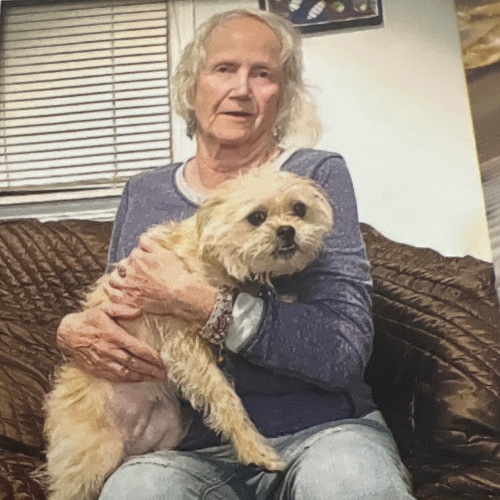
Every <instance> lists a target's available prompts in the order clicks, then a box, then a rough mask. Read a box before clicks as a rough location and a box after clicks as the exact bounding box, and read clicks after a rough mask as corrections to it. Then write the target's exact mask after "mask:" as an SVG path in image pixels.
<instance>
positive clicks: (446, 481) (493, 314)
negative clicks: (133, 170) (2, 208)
mask: <svg viewBox="0 0 500 500" xmlns="http://www.w3.org/2000/svg"><path fill="white" fill-rule="evenodd" d="M110 230H111V225H110V223H103V222H89V221H59V222H48V223H45V224H42V223H40V222H38V221H36V220H23V221H21V220H19V221H4V222H0V500H10V499H16V500H25V499H26V500H27V499H44V498H45V496H44V492H43V489H42V487H41V486H40V485H39V484H38V483H37V482H36V481H34V480H33V479H32V478H31V477H30V473H31V472H32V471H33V470H34V468H36V467H37V466H38V465H40V464H41V463H42V462H43V447H44V445H43V439H42V426H43V412H42V404H43V400H44V394H45V393H46V392H47V390H48V389H49V387H50V379H51V373H52V371H53V367H54V365H55V364H56V363H58V362H59V361H60V359H61V358H60V353H59V351H58V349H57V346H56V343H55V331H56V328H57V326H58V324H59V321H60V319H61V317H62V316H63V315H65V314H67V313H69V312H70V311H73V310H75V309H76V308H78V307H79V301H80V300H81V298H82V295H83V291H84V290H85V288H86V287H87V286H88V285H89V284H91V283H92V282H93V281H95V280H96V279H97V278H98V277H99V276H100V275H101V273H102V272H103V269H104V264H105V261H106V254H107V246H108V240H109V236H110ZM363 234H364V236H365V240H366V243H367V248H368V254H369V258H370V260H371V263H372V266H373V278H374V294H373V312H374V319H375V326H376V336H375V345H374V353H373V357H372V361H371V363H370V365H369V368H368V371H367V378H368V380H369V382H370V383H371V384H372V386H373V388H374V395H375V398H376V400H377V402H378V403H379V406H380V408H381V410H382V411H383V413H384V415H385V416H386V419H387V421H388V423H389V425H390V426H391V428H392V429H393V431H394V434H395V436H396V439H397V441H398V443H399V445H400V448H401V453H402V455H403V458H404V460H405V463H406V464H407V465H408V467H409V469H410V471H411V472H412V474H413V478H414V483H415V491H416V496H417V498H419V499H422V500H423V499H425V500H437V499H442V500H445V499H446V500H466V499H467V500H485V499H500V394H499V392H500V374H499V372H500V308H499V304H498V299H497V297H496V295H495V289H494V285H493V281H494V280H493V270H492V266H491V265H490V264H487V263H485V262H482V261H479V260H476V259H474V258H472V257H465V258H445V257H442V256H441V255H439V254H438V253H436V252H434V251H432V250H428V249H417V248H414V247H411V246H408V245H403V244H399V243H395V242H393V241H390V240H388V239H386V238H385V237H384V236H382V235H381V234H379V233H378V232H377V231H375V230H374V229H372V228H370V227H369V226H364V225H363ZM332 362H334V360H332Z"/></svg>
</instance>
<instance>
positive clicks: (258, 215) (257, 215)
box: [247, 210, 267, 226]
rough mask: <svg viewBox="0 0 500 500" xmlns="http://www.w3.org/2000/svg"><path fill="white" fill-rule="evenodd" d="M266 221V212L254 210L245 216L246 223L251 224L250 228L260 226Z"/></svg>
mask: <svg viewBox="0 0 500 500" xmlns="http://www.w3.org/2000/svg"><path fill="white" fill-rule="evenodd" d="M266 219H267V214H266V212H263V211H262V210H256V211H255V212H252V213H251V214H250V215H248V216H247V221H248V222H250V224H252V226H260V225H261V224H262V223H263V222H264V221H265V220H266Z"/></svg>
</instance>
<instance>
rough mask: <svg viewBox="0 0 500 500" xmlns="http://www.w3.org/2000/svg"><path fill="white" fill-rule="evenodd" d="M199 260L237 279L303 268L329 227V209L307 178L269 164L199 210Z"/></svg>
mask: <svg viewBox="0 0 500 500" xmlns="http://www.w3.org/2000/svg"><path fill="white" fill-rule="evenodd" d="M197 223H198V230H199V234H200V241H201V251H202V258H204V257H208V258H210V259H215V260H217V261H218V262H219V263H220V264H222V266H223V267H224V268H225V270H226V272H227V273H228V274H229V275H230V276H232V277H234V278H235V279H237V280H238V281H240V282H244V281H246V280H251V281H253V280H258V281H261V282H265V281H268V279H269V278H270V277H273V276H281V275H285V274H293V273H296V272H298V271H300V270H302V269H304V268H305V267H306V266H307V265H308V264H309V263H311V262H312V261H313V260H314V259H315V258H316V257H317V256H318V254H319V252H320V250H321V247H322V245H323V238H324V236H325V235H326V234H327V233H328V232H329V231H330V230H331V229H332V224H333V213H332V208H331V206H330V204H329V203H328V201H327V200H326V198H325V196H324V195H323V193H322V191H321V189H320V188H319V187H318V186H317V185H316V184H315V183H314V182H313V181H311V180H310V179H306V178H304V177H299V176H297V175H295V174H291V173H288V172H276V171H273V170H271V169H269V168H267V167H261V168H258V169H252V170H250V171H249V172H248V173H246V174H244V175H241V176H238V177H236V178H235V179H232V180H230V181H228V182H226V183H225V184H224V186H223V187H221V188H220V189H218V190H217V191H216V192H215V193H214V195H213V196H211V197H210V199H209V200H207V202H206V203H205V204H204V205H203V206H202V207H201V208H200V210H199V211H198V213H197Z"/></svg>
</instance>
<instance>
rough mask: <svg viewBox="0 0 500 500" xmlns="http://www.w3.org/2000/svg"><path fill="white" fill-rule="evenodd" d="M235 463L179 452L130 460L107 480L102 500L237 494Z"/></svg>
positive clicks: (186, 499) (218, 498) (185, 499)
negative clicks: (199, 457)
mask: <svg viewBox="0 0 500 500" xmlns="http://www.w3.org/2000/svg"><path fill="white" fill-rule="evenodd" d="M233 480H234V470H233V468H232V466H225V465H224V464H216V463H214V462H209V461H204V460H200V459H198V458H195V457H192V456H186V455H182V454H178V453H176V452H160V453H154V454H151V455H145V456H142V457H137V458H134V459H131V460H129V461H128V462H126V463H125V464H124V465H122V466H121V467H120V468H119V469H117V470H116V471H115V472H114V473H113V474H112V475H111V476H110V477H109V479H108V480H107V482H106V484H105V485H104V488H103V490H102V492H101V496H100V497H99V500H118V499H119V500H160V499H161V500H200V499H207V500H208V499H210V500H212V499H213V500H226V499H231V498H235V495H234V491H233V487H232V485H231V484H230V483H231V482H232V481H233Z"/></svg>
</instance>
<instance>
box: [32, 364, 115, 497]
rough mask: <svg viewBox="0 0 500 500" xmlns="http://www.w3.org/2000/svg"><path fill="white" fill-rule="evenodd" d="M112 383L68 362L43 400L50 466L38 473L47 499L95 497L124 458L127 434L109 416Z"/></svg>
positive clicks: (48, 464)
mask: <svg viewBox="0 0 500 500" xmlns="http://www.w3.org/2000/svg"><path fill="white" fill-rule="evenodd" d="M110 390H111V385H110V383H108V382H107V381H105V380H100V379H97V378H95V377H92V376H91V375H89V374H86V373H84V372H83V371H81V370H80V369H79V368H77V367H76V366H74V365H71V364H69V365H65V366H63V367H62V368H61V370H60V371H59V373H58V375H57V380H56V383H55V385H54V389H53V391H52V392H51V393H50V394H49V396H48V398H47V401H46V403H45V409H46V420H45V427H44V434H45V439H46V441H47V465H46V467H45V470H39V471H38V473H37V475H38V477H39V478H40V479H41V480H42V481H43V482H45V483H46V486H47V489H48V492H49V495H48V498H49V500H94V499H97V498H98V496H99V493H100V491H101V488H102V486H103V485H104V482H105V481H106V479H107V477H108V476H109V475H110V474H111V472H113V471H114V470H115V469H116V468H117V467H118V466H119V465H120V464H121V462H122V460H123V458H124V455H123V453H124V449H123V448H124V445H123V438H122V436H121V435H120V433H119V432H118V430H117V429H116V428H115V427H114V426H112V425H110V422H109V421H108V418H107V417H106V414H105V411H104V409H105V404H106V401H107V400H108V397H109V393H110Z"/></svg>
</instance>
